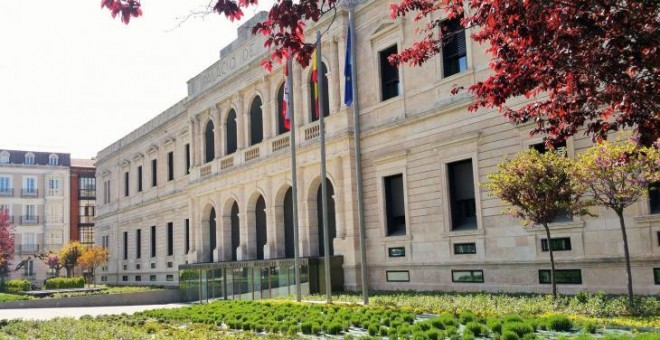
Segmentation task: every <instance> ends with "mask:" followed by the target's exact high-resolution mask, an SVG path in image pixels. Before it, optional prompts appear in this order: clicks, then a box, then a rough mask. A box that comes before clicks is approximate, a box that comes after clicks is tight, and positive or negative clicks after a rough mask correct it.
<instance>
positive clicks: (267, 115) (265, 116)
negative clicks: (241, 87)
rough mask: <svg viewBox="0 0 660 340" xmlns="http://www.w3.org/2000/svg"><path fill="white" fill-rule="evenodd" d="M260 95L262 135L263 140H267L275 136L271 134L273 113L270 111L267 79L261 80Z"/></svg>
mask: <svg viewBox="0 0 660 340" xmlns="http://www.w3.org/2000/svg"><path fill="white" fill-rule="evenodd" d="M261 93H262V95H263V98H261V113H262V116H261V118H262V120H263V134H264V136H263V137H264V140H267V139H269V138H271V137H273V136H275V133H273V129H272V126H273V117H274V114H273V111H272V110H271V105H269V103H270V80H269V79H268V77H264V79H263V87H262V92H261Z"/></svg>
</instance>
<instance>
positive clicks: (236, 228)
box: [230, 202, 241, 261]
mask: <svg viewBox="0 0 660 340" xmlns="http://www.w3.org/2000/svg"><path fill="white" fill-rule="evenodd" d="M230 220H231V260H232V261H237V259H238V254H237V249H238V246H239V245H241V226H240V220H239V218H238V203H236V202H234V204H233V205H232V206H231V215H230Z"/></svg>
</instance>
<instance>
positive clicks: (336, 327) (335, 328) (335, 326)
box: [326, 322, 371, 335]
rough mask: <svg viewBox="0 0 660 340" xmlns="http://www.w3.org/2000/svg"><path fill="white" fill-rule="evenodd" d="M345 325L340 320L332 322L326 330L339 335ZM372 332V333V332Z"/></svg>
mask: <svg viewBox="0 0 660 340" xmlns="http://www.w3.org/2000/svg"><path fill="white" fill-rule="evenodd" d="M343 329H344V327H343V326H342V325H341V323H339V322H332V323H330V324H328V326H327V327H326V332H327V333H328V334H332V335H337V334H339V333H341V331H342V330H343ZM370 334H371V333H370Z"/></svg>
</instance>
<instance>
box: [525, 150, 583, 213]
mask: <svg viewBox="0 0 660 340" xmlns="http://www.w3.org/2000/svg"><path fill="white" fill-rule="evenodd" d="M529 148H530V149H534V150H536V151H538V152H539V153H540V154H544V153H546V152H548V150H552V147H550V148H549V147H548V146H546V145H545V143H536V144H532V145H530V146H529ZM554 149H555V150H557V151H559V152H563V153H564V155H567V149H566V141H563V142H561V143H559V144H557V145H556V146H554ZM572 220H573V217H572V216H571V214H570V213H569V212H568V211H567V210H565V209H561V210H559V211H558V212H557V216H555V218H554V219H553V220H552V222H555V223H556V222H570V221H572Z"/></svg>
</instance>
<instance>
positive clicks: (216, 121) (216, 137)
mask: <svg viewBox="0 0 660 340" xmlns="http://www.w3.org/2000/svg"><path fill="white" fill-rule="evenodd" d="M210 110H211V112H210V114H211V117H212V118H213V151H214V155H213V157H214V158H215V159H218V158H220V157H221V156H222V146H221V144H220V141H221V140H222V134H221V132H222V128H221V126H222V125H221V124H220V109H219V108H218V106H217V105H213V106H211V109H210Z"/></svg>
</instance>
